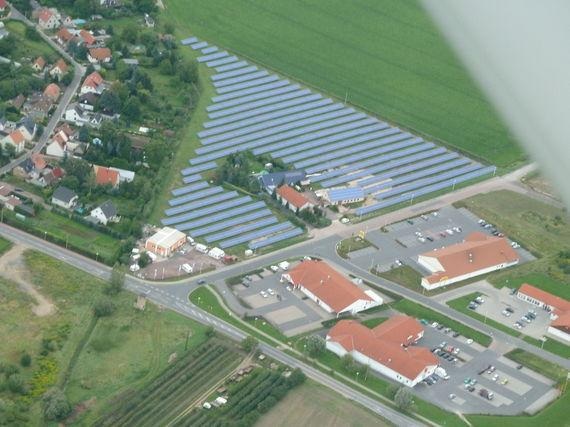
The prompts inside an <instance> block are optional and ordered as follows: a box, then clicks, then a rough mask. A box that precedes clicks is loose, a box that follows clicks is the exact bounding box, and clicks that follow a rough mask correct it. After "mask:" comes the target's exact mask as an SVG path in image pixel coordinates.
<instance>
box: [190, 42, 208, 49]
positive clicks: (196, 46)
mask: <svg viewBox="0 0 570 427" xmlns="http://www.w3.org/2000/svg"><path fill="white" fill-rule="evenodd" d="M190 47H191V48H192V50H198V49H202V48H205V47H208V43H206V42H198V43H194V44H191V45H190Z"/></svg>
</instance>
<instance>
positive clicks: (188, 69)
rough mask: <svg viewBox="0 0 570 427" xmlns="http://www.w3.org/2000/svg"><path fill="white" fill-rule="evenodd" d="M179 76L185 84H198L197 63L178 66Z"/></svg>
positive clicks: (186, 62) (191, 62)
mask: <svg viewBox="0 0 570 427" xmlns="http://www.w3.org/2000/svg"><path fill="white" fill-rule="evenodd" d="M178 76H179V77H180V80H182V81H183V82H184V83H197V82H198V66H197V65H196V62H195V61H184V62H183V63H181V64H180V65H179V66H178Z"/></svg>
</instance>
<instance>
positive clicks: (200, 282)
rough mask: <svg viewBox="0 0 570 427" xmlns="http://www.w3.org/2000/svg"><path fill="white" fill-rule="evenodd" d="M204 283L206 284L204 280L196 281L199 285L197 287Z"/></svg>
mask: <svg viewBox="0 0 570 427" xmlns="http://www.w3.org/2000/svg"><path fill="white" fill-rule="evenodd" d="M204 283H206V281H205V280H204V279H200V280H198V284H199V285H203V284H204Z"/></svg>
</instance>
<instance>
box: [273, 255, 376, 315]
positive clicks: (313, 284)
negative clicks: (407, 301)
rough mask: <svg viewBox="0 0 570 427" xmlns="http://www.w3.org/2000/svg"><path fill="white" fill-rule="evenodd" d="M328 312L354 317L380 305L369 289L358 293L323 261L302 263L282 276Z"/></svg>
mask: <svg viewBox="0 0 570 427" xmlns="http://www.w3.org/2000/svg"><path fill="white" fill-rule="evenodd" d="M282 280H283V281H286V282H288V283H290V284H291V285H292V286H293V287H294V288H296V289H299V290H301V291H302V292H303V293H304V294H305V295H307V296H308V297H309V298H310V299H311V300H313V301H314V302H315V303H317V304H318V305H319V306H320V307H321V308H323V309H324V310H325V311H326V312H328V313H334V314H336V315H337V316H338V315H339V314H342V313H350V314H356V313H358V312H360V311H363V310H367V309H369V308H372V307H376V306H378V305H381V304H382V302H383V301H382V298H381V297H380V296H379V295H378V294H376V293H375V292H373V291H372V290H362V289H360V288H359V287H358V286H357V285H355V284H354V283H352V282H351V281H350V280H348V279H347V278H346V277H344V276H343V275H342V274H340V273H339V272H338V271H336V270H335V269H334V268H332V267H331V266H329V265H328V264H327V263H326V262H324V261H318V260H305V261H302V262H300V263H299V264H298V265H297V266H295V267H294V268H293V269H291V270H289V271H287V272H285V273H284V274H283V275H282Z"/></svg>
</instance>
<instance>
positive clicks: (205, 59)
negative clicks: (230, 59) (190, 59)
mask: <svg viewBox="0 0 570 427" xmlns="http://www.w3.org/2000/svg"><path fill="white" fill-rule="evenodd" d="M228 55H229V54H228V52H226V51H223V52H216V53H212V54H211V55H205V56H199V57H198V59H197V61H198V62H208V61H212V60H214V59H218V58H225V57H226V56H228Z"/></svg>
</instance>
